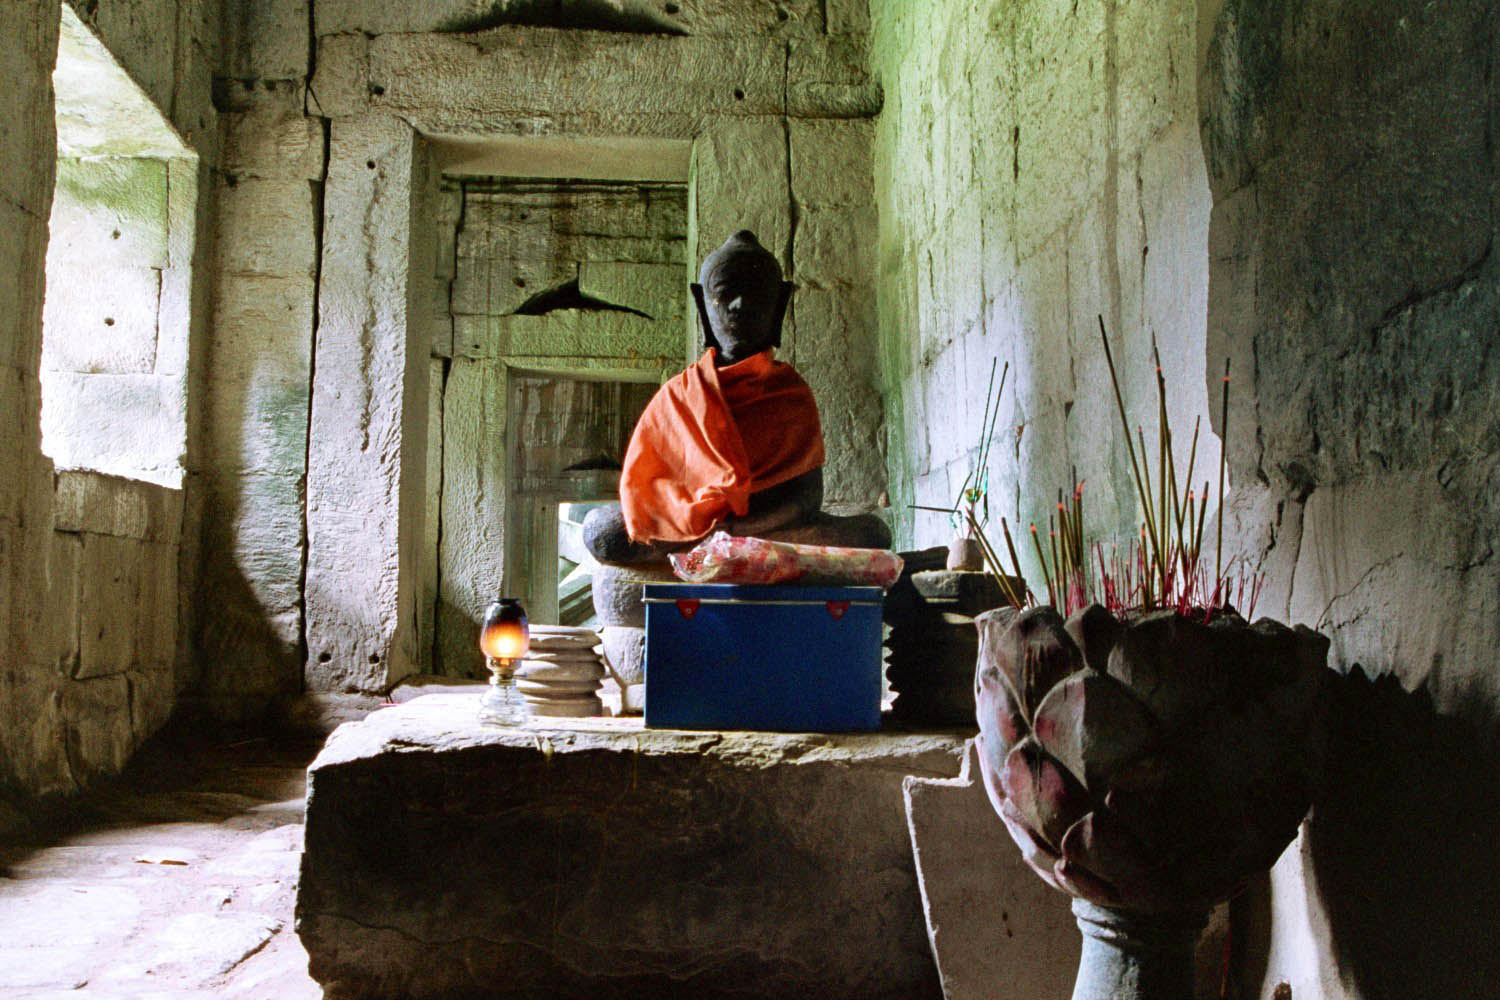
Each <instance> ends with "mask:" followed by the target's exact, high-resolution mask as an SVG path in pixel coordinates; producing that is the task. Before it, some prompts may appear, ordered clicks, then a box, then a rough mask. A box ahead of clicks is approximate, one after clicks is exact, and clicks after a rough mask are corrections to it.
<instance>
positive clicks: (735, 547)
mask: <svg viewBox="0 0 1500 1000" xmlns="http://www.w3.org/2000/svg"><path fill="white" fill-rule="evenodd" d="M670 558H671V560H672V571H673V572H674V573H676V574H677V576H678V578H679V579H681V580H685V581H687V582H688V583H796V582H799V581H802V580H809V582H811V581H813V580H816V581H817V582H819V583H829V584H846V585H854V586H864V587H889V586H890V585H891V584H893V583H895V582H896V578H897V577H899V576H900V575H901V566H902V562H901V557H900V556H898V555H896V553H894V552H891V551H890V550H888V549H851V548H845V547H843V546H838V545H795V544H793V543H791V542H773V541H769V540H768V539H764V538H742V537H738V536H735V535H731V534H729V533H728V532H724V531H717V532H714V534H712V535H710V536H709V537H708V538H706V539H704V540H703V541H701V542H699V543H698V544H697V545H696V546H694V547H693V548H691V549H689V550H688V551H686V552H674V553H672V555H671V556H670Z"/></svg>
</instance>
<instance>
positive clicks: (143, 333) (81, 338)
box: [42, 260, 162, 375]
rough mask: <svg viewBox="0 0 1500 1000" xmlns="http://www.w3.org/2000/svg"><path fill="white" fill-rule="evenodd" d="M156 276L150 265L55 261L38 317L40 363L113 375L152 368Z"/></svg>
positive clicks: (157, 293) (157, 272)
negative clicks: (41, 333)
mask: <svg viewBox="0 0 1500 1000" xmlns="http://www.w3.org/2000/svg"><path fill="white" fill-rule="evenodd" d="M161 275H162V272H161V271H160V270H158V269H156V268H151V267H120V266H110V265H107V264H106V265H98V264H96V263H95V262H92V261H90V262H89V263H88V264H87V265H86V266H85V265H84V263H83V261H81V260H70V261H68V262H67V263H66V264H64V263H63V262H61V261H57V262H55V264H54V269H53V274H52V278H53V280H52V281H51V282H49V283H48V284H49V289H48V295H47V304H46V311H45V313H44V314H43V320H42V322H43V326H44V328H45V331H46V333H45V336H44V338H43V340H42V366H43V367H44V368H47V369H49V370H52V371H67V372H85V373H95V372H104V373H109V374H116V375H118V374H128V373H133V372H134V373H139V372H150V371H152V369H153V368H154V367H155V365H156V322H157V310H158V307H159V304H160V298H161Z"/></svg>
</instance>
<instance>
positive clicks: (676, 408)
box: [620, 348, 823, 542]
mask: <svg viewBox="0 0 1500 1000" xmlns="http://www.w3.org/2000/svg"><path fill="white" fill-rule="evenodd" d="M714 355H715V352H714V350H713V348H710V349H709V350H708V351H707V352H705V353H704V355H703V357H701V358H699V359H698V362H697V363H696V364H694V365H693V366H692V367H691V368H688V369H687V370H686V371H684V372H682V373H681V374H680V375H677V376H676V377H675V378H673V379H671V380H670V381H669V382H667V383H666V384H665V385H663V386H662V387H661V388H660V389H659V390H657V393H656V395H655V396H653V397H652V398H651V402H650V403H648V404H646V410H645V412H644V413H642V414H641V419H640V421H639V422H637V423H636V425H635V432H634V433H633V434H632V435H631V437H630V447H629V448H628V449H626V451H625V467H624V469H623V470H622V471H621V473H620V510H621V512H622V513H623V514H624V517H625V530H626V531H627V532H629V534H630V537H631V538H632V539H634V540H635V541H638V542H655V541H667V542H687V541H692V540H693V539H695V538H701V537H703V536H704V535H706V534H708V532H710V531H711V530H713V527H714V525H716V524H718V523H719V522H720V521H722V520H723V519H724V518H726V517H728V516H730V515H731V514H733V515H735V516H737V517H743V516H744V515H745V514H746V513H747V512H748V511H749V509H750V494H752V493H758V492H759V491H761V490H764V489H769V488H770V487H772V486H776V485H778V484H780V483H784V482H786V481H787V480H789V479H794V478H796V477H797V476H800V475H802V474H803V473H805V472H811V471H812V470H813V469H817V468H821V467H822V465H823V429H822V426H821V425H820V424H819V422H818V406H817V403H815V402H814V401H813V395H812V390H811V389H809V388H808V387H807V383H806V382H804V381H802V376H800V375H798V374H797V370H796V369H795V368H793V367H792V366H791V365H789V364H786V363H785V362H783V361H776V360H773V358H772V356H771V355H772V351H770V350H766V351H762V352H761V353H760V354H756V355H754V356H752V357H749V358H746V359H745V360H744V361H740V362H737V363H735V364H732V365H726V366H725V367H723V368H716V367H714Z"/></svg>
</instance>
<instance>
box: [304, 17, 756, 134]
mask: <svg viewBox="0 0 1500 1000" xmlns="http://www.w3.org/2000/svg"><path fill="white" fill-rule="evenodd" d="M319 76H320V77H321V76H322V67H321V66H320V67H319ZM785 76H786V55H785V52H784V49H783V46H782V44H781V43H779V42H777V41H776V40H775V39H771V38H737V39H733V40H727V39H715V38H696V37H682V36H676V37H674V36H664V35H633V34H621V33H617V32H582V31H566V30H558V29H551V28H533V29H524V30H519V29H513V30H502V31H498V32H493V33H490V34H487V35H485V36H483V38H482V39H481V38H479V37H475V36H463V35H439V34H425V35H415V34H390V35H380V36H377V37H376V38H373V39H371V40H370V42H369V81H370V89H371V92H372V94H373V92H374V90H375V89H376V88H381V89H382V91H383V92H382V93H381V94H379V95H376V96H372V97H371V99H370V103H371V106H372V107H373V108H379V109H381V110H384V111H388V112H393V113H406V114H411V115H415V116H417V118H418V120H419V121H425V120H427V119H428V118H444V119H447V118H448V117H449V116H451V115H453V114H454V113H458V114H459V115H461V116H463V117H464V118H466V119H469V120H472V121H474V122H475V123H476V124H477V123H480V122H483V121H487V120H492V118H493V116H495V115H505V114H510V115H523V116H536V115H542V116H546V115H551V114H557V113H558V112H563V111H579V110H586V111H588V112H590V113H593V114H597V115H605V116H612V117H614V118H615V119H616V120H628V119H629V118H631V117H632V116H639V115H650V114H670V115H701V114H721V115H733V116H736V117H739V116H745V115H768V114H779V113H780V112H781V110H782V99H783V92H784V88H785ZM345 113H347V112H345Z"/></svg>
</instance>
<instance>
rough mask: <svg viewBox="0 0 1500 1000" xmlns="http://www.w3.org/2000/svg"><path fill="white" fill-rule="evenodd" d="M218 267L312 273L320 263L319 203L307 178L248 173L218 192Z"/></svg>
mask: <svg viewBox="0 0 1500 1000" xmlns="http://www.w3.org/2000/svg"><path fill="white" fill-rule="evenodd" d="M217 197H218V210H217V218H218V220H219V241H218V253H219V268H220V270H221V271H223V272H225V273H229V274H246V275H272V276H279V277H304V278H310V277H312V276H313V274H314V273H315V271H316V268H317V247H316V245H315V243H314V234H315V233H316V232H317V221H318V220H317V205H316V204H315V203H314V200H313V191H312V188H311V186H309V184H308V183H307V181H305V180H302V179H298V178H275V179H271V178H255V177H249V178H246V179H244V180H241V181H238V182H236V183H235V184H233V185H230V184H221V185H220V186H219V189H218V192H217Z"/></svg>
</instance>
